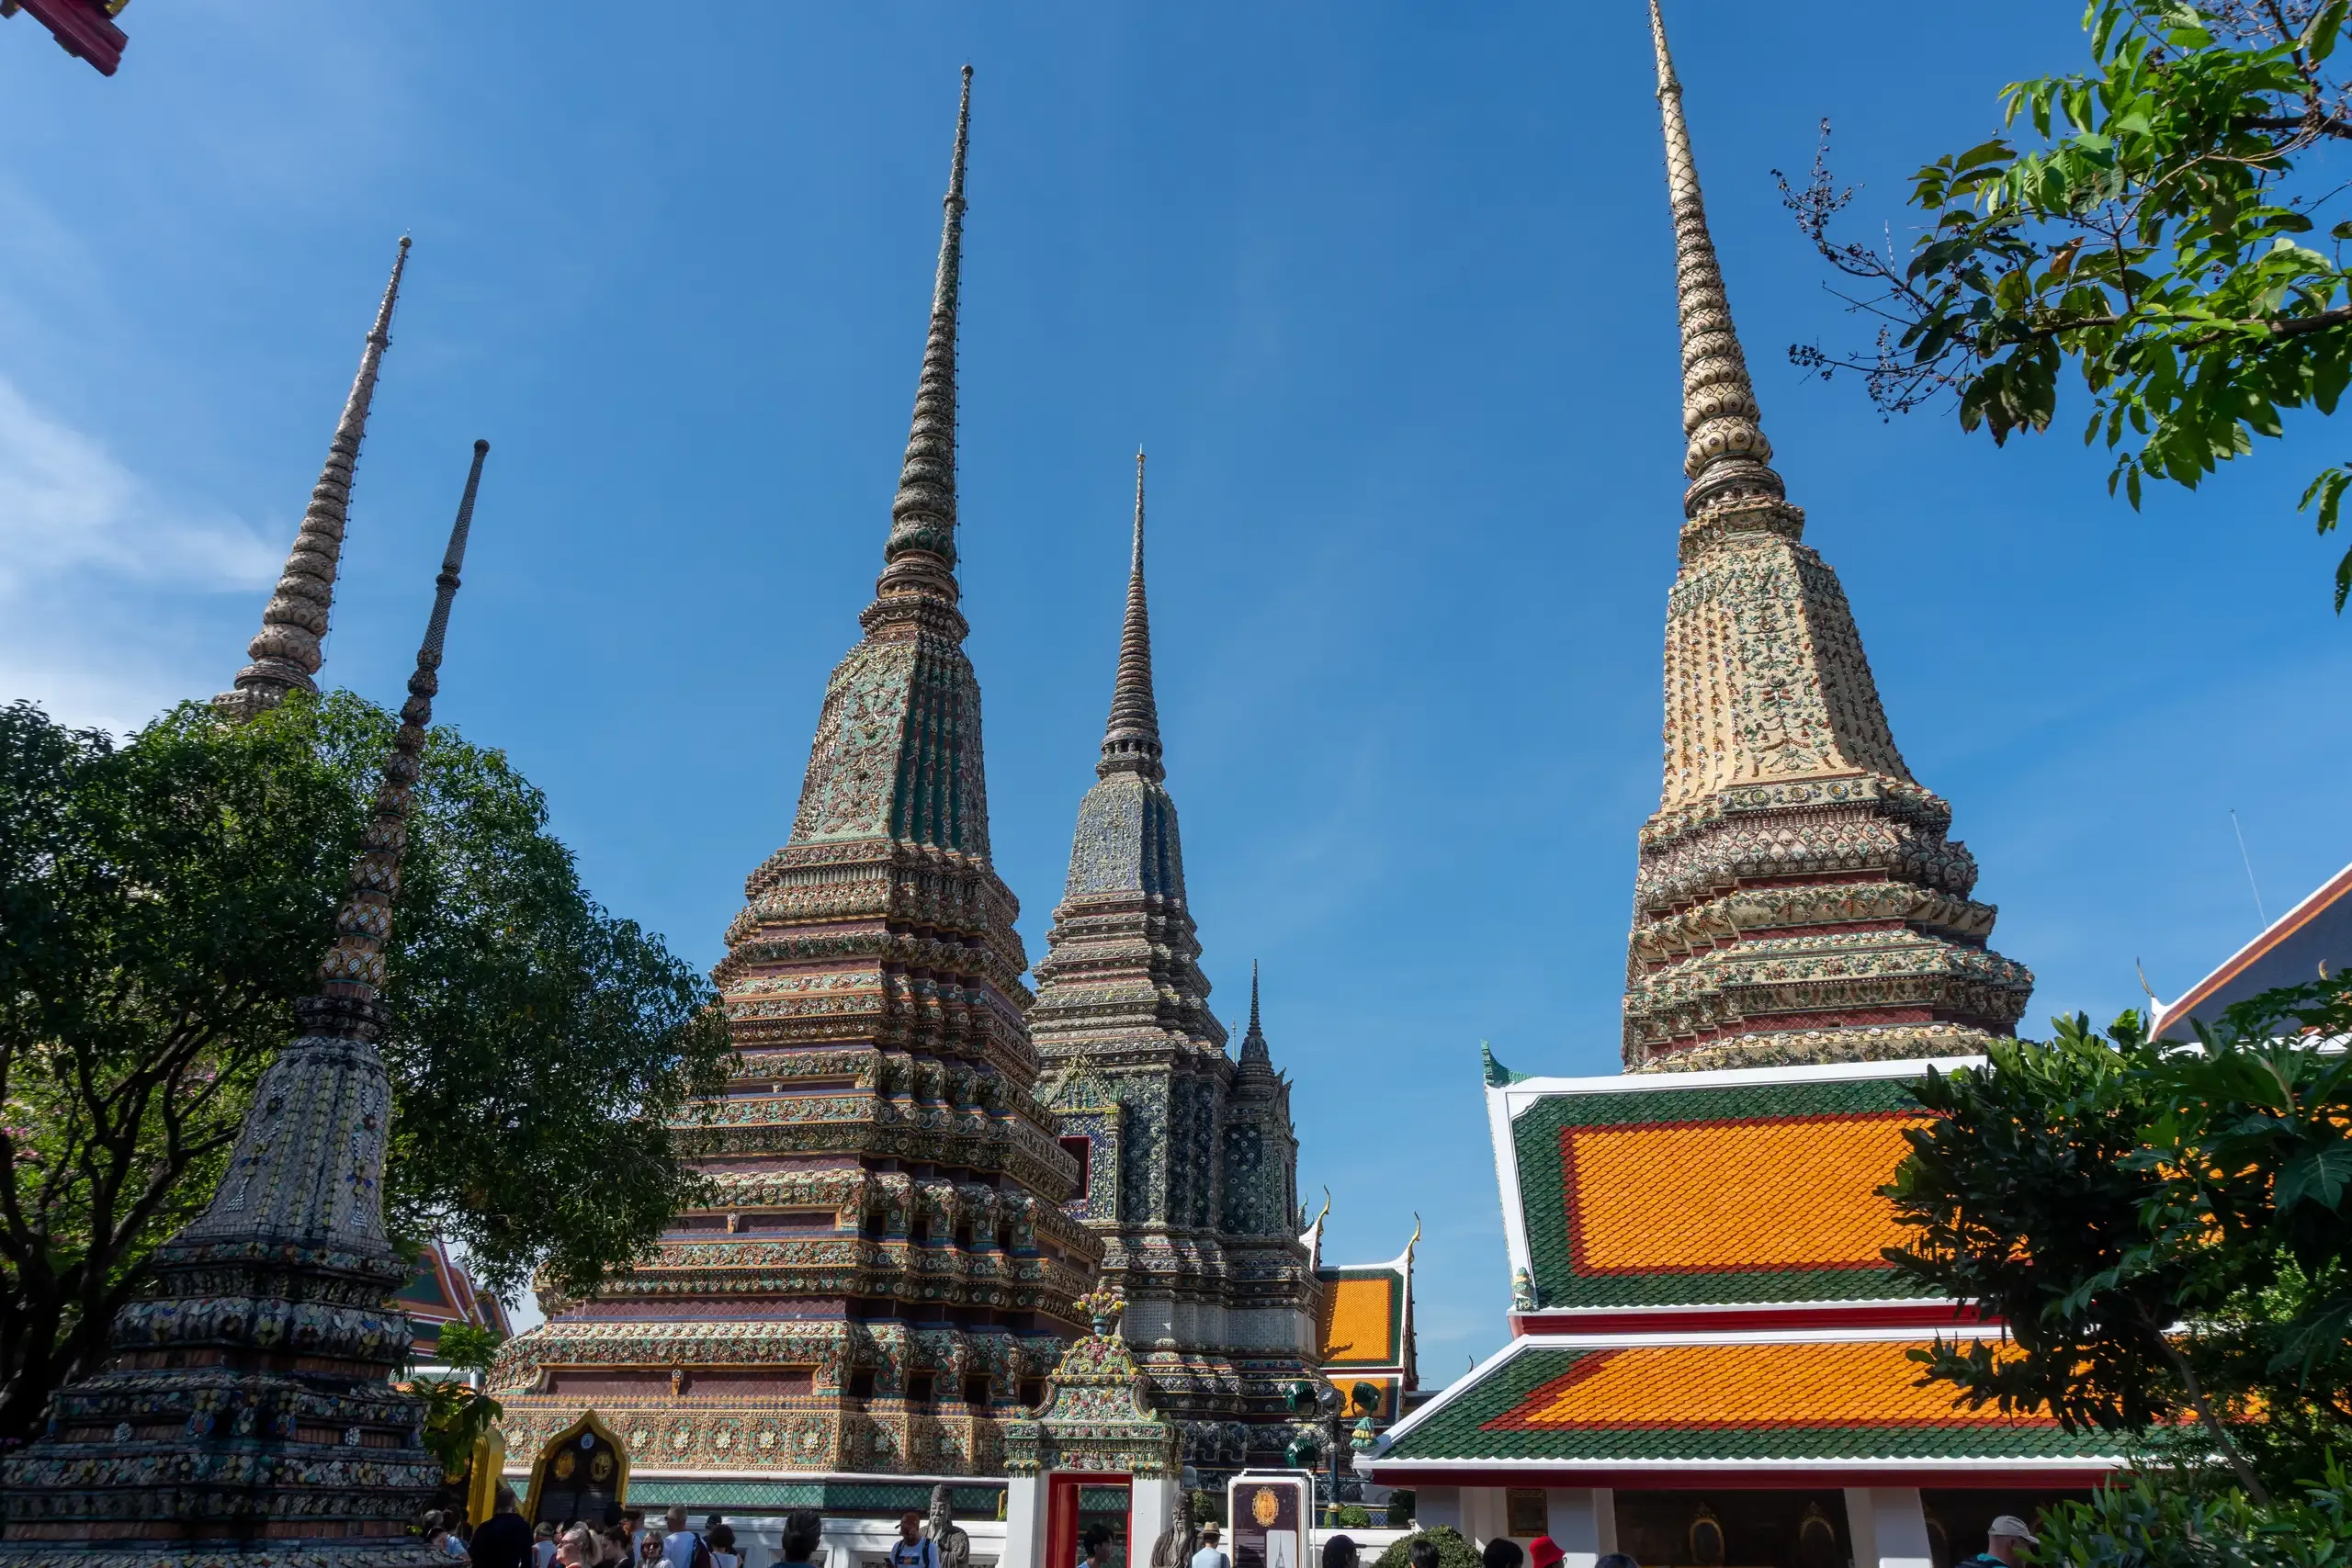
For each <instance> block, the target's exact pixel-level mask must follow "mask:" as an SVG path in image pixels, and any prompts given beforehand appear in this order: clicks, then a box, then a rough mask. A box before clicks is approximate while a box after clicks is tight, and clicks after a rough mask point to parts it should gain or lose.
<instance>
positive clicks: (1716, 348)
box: [1650, 0, 1786, 517]
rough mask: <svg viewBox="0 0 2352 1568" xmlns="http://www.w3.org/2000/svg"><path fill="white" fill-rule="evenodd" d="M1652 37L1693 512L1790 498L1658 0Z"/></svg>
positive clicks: (1685, 467)
mask: <svg viewBox="0 0 2352 1568" xmlns="http://www.w3.org/2000/svg"><path fill="white" fill-rule="evenodd" d="M1650 41H1651V42H1652V43H1653V44H1654V45H1655V46H1656V47H1657V107H1658V117H1659V118H1660V119H1661V120H1662V121H1663V122H1664V129H1665V131H1666V189H1667V197H1668V201H1669V202H1670V203H1671V204H1672V207H1673V209H1674V260H1675V297H1676V300H1677V303H1678V304H1679V306H1680V308H1681V315H1682V433H1683V434H1684V436H1685V437H1687V438H1688V440H1689V442H1690V446H1689V447H1688V448H1687V449H1686V451H1685V452H1684V454H1683V458H1682V471H1683V472H1684V473H1685V474H1686V475H1688V476H1689V477H1690V479H1691V488H1690V490H1689V491H1687V492H1686V493H1685V494H1684V496H1683V502H1682V504H1683V510H1684V512H1685V513H1686V515H1689V516H1691V517H1696V516H1698V514H1699V513H1700V510H1701V509H1702V507H1704V506H1705V505H1706V503H1707V502H1709V501H1711V500H1713V499H1714V498H1716V497H1718V496H1722V495H1725V494H1729V493H1740V492H1745V493H1750V494H1760V495H1767V496H1770V497H1771V498H1772V499H1774V500H1778V499H1780V498H1781V496H1782V495H1783V494H1784V493H1786V492H1785V491H1784V490H1783V489H1782V487H1781V476H1780V475H1779V474H1776V473H1774V472H1773V471H1772V468H1771V463H1772V444H1771V442H1770V441H1768V440H1766V439H1765V436H1764V431H1763V427H1762V425H1761V423H1759V422H1760V421H1761V420H1762V419H1763V411H1762V410H1760V409H1758V407H1757V406H1756V387H1755V384H1754V383H1753V382H1752V381H1751V380H1749V378H1748V375H1747V355H1744V354H1742V353H1741V352H1740V347H1739V334H1738V333H1737V332H1736V331H1735V330H1734V329H1733V327H1732V323H1731V302H1730V300H1729V299H1727V298H1726V297H1725V296H1724V274H1723V268H1722V266H1721V265H1718V263H1717V262H1716V260H1715V242H1714V238H1713V235H1711V234H1709V233H1708V232H1707V204H1706V202H1705V200H1704V199H1703V198H1702V197H1701V196H1700V194H1699V165H1698V163H1697V161H1696V160H1694V159H1693V158H1692V157H1691V130H1690V128H1689V127H1688V126H1687V125H1685V124H1684V123H1683V121H1682V84H1681V82H1680V81H1679V80H1677V79H1676V77H1675V74H1674V55H1673V53H1672V51H1669V50H1668V48H1667V44H1666V19H1665V18H1664V17H1661V16H1660V15H1659V14H1658V8H1657V0H1650Z"/></svg>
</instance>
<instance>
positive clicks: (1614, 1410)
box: [1484, 1339, 2056, 1431]
mask: <svg viewBox="0 0 2352 1568" xmlns="http://www.w3.org/2000/svg"><path fill="white" fill-rule="evenodd" d="M1928 1343H1929V1342H1928V1341H1927V1340H1902V1339H1896V1340H1862V1341H1851V1340H1847V1341H1832V1342H1826V1343H1812V1342H1807V1343H1794V1344H1789V1343H1782V1344H1760V1345H1754V1344H1744V1345H1723V1344H1711V1345H1643V1346H1632V1347H1627V1348H1622V1349H1604V1350H1596V1351H1593V1352H1591V1353H1589V1354H1587V1355H1583V1356H1579V1357H1577V1359H1576V1361H1575V1363H1574V1364H1573V1366H1571V1368H1570V1369H1569V1370H1568V1371H1566V1373H1565V1374H1563V1375H1561V1376H1559V1377H1555V1378H1553V1379H1551V1380H1550V1381H1548V1382H1544V1383H1543V1384H1542V1385H1540V1386H1539V1387H1537V1388H1535V1389H1533V1390H1532V1391H1531V1392H1530V1393H1528V1394H1527V1395H1526V1397H1525V1398H1523V1399H1521V1401H1520V1402H1519V1404H1517V1405H1515V1406H1514V1407H1513V1408H1511V1409H1510V1410H1509V1411H1507V1412H1505V1413H1504V1414H1503V1415H1501V1416H1497V1417H1495V1418H1494V1419H1492V1420H1490V1421H1487V1422H1486V1423H1484V1429H1485V1430H1487V1431H1540V1430H1546V1429H1555V1428H1576V1427H1609V1428H1617V1429H1623V1428H1626V1427H1658V1428H1667V1427H1671V1428H1687V1427H1740V1428H1745V1429H1751V1430H1752V1429H1757V1428H1770V1427H1923V1426H1936V1427H1953V1426H1958V1427H1975V1426H1997V1427H2017V1426H2029V1427H2031V1426H2054V1425H2056V1423H2055V1421H2054V1420H2052V1418H2051V1417H2050V1416H2018V1415H2009V1414H2005V1413H2003V1412H2002V1411H2000V1410H1998V1409H1996V1408H1995V1407H1994V1406H1991V1405H1986V1406H1984V1407H1982V1408H1980V1409H1975V1410H1971V1409H1968V1408H1966V1407H1965V1406H1960V1405H1955V1404H1953V1399H1954V1392H1953V1390H1952V1389H1951V1386H1950V1385H1948V1384H1941V1383H1937V1384H1930V1385H1928V1386H1927V1387H1920V1386H1918V1380H1919V1375H1920V1372H1921V1370H1922V1369H1921V1368H1920V1366H1919V1364H1918V1363H1917V1362H1916V1361H1914V1360H1912V1359H1910V1356H1909V1352H1911V1351H1912V1350H1915V1349H1920V1348H1925V1347H1926V1346H1927V1345H1928Z"/></svg>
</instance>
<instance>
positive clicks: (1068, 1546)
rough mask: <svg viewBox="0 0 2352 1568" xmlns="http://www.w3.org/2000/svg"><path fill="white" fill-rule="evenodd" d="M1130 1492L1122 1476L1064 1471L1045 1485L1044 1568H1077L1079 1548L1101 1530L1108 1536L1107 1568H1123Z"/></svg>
mask: <svg viewBox="0 0 2352 1568" xmlns="http://www.w3.org/2000/svg"><path fill="white" fill-rule="evenodd" d="M1132 1517H1133V1488H1132V1487H1131V1486H1130V1484H1129V1483H1128V1478H1127V1477H1125V1476H1124V1475H1098V1474H1090V1473H1086V1472H1070V1471H1064V1472H1061V1473H1059V1474H1057V1475H1052V1476H1048V1477H1047V1478H1046V1568H1077V1564H1078V1562H1079V1561H1080V1559H1081V1558H1082V1557H1083V1556H1084V1555H1085V1551H1084V1550H1083V1548H1081V1546H1080V1542H1081V1541H1083V1540H1085V1539H1086V1537H1087V1534H1088V1532H1089V1531H1091V1530H1092V1529H1094V1528H1095V1527H1096V1526H1098V1525H1099V1526H1101V1527H1103V1529H1108V1530H1109V1531H1110V1532H1111V1568H1127V1563H1128V1561H1129V1551H1128V1548H1129V1545H1130V1542H1129V1540H1128V1536H1129V1533H1130V1529H1131V1521H1132Z"/></svg>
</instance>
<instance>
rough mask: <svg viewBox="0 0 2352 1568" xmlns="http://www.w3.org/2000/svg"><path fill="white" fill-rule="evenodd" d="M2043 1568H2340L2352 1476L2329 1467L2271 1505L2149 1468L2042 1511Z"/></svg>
mask: <svg viewBox="0 0 2352 1568" xmlns="http://www.w3.org/2000/svg"><path fill="white" fill-rule="evenodd" d="M2034 1561H2035V1562H2037V1563H2040V1564H2042V1565H2043V1568H2341V1565H2342V1564H2343V1563H2345V1562H2352V1476H2347V1475H2346V1473H2345V1472H2344V1469H2343V1467H2342V1466H2340V1465H2335V1464H2333V1463H2331V1464H2329V1465H2328V1466H2326V1467H2325V1469H2324V1472H2323V1473H2322V1474H2321V1476H2320V1478H2319V1479H2318V1480H2316V1481H2312V1482H2307V1483H2304V1484H2303V1485H2302V1486H2301V1487H2298V1488H2296V1490H2295V1494H2294V1495H2290V1496H2288V1497H2283V1498H2281V1499H2279V1500H2278V1502H2275V1503H2271V1504H2267V1505H2264V1504H2257V1503H2255V1502H2252V1501H2251V1500H2249V1499H2248V1498H2246V1497H2245V1495H2242V1494H2239V1493H2236V1492H2233V1491H2213V1490H2210V1489H2201V1488H2198V1487H2194V1486H2183V1485H2181V1484H2180V1483H2179V1477H2178V1476H2177V1475H2176V1474H2172V1473H2168V1472H2149V1471H2141V1472H2137V1473H2134V1474H2131V1475H2130V1476H2127V1477H2125V1478H2124V1479H2123V1480H2122V1481H2121V1482H2120V1483H2118V1484H2113V1485H2109V1486H2103V1487H2101V1488H2099V1490H2098V1491H2096V1492H2094V1493H2092V1494H2091V1495H2090V1499H2089V1500H2088V1501H2087V1502H2069V1503H2064V1504H2061V1505H2060V1506H2057V1507H2055V1508H2052V1509H2051V1510H2050V1511H2049V1512H2048V1513H2046V1514H2045V1515H2043V1516H2042V1523H2041V1546H2040V1547H2039V1548H2037V1549H2036V1551H2035V1552H2034Z"/></svg>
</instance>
